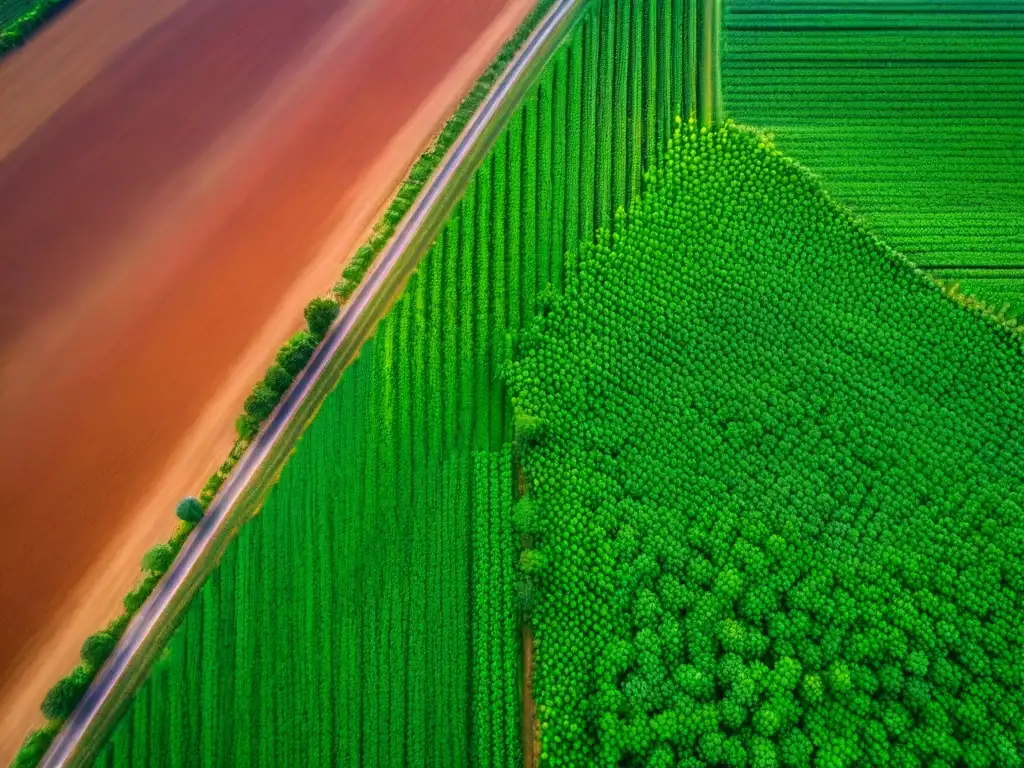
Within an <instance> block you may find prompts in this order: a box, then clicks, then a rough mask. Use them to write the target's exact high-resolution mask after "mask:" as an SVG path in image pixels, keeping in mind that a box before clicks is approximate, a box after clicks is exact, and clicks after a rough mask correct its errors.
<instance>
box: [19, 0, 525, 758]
mask: <svg viewBox="0 0 1024 768" xmlns="http://www.w3.org/2000/svg"><path fill="white" fill-rule="evenodd" d="M531 6H532V3H531V2H530V0H247V2H244V3H236V2H229V0H151V2H148V3H138V2H137V1H136V0H78V2H77V3H76V4H74V5H72V7H71V8H70V10H68V11H67V12H66V13H64V14H62V15H61V16H60V17H59V18H58V19H57V20H56V21H55V22H54V23H53V24H52V25H51V26H50V27H48V28H47V29H45V30H44V31H43V32H42V33H41V34H40V35H38V36H37V37H36V38H34V39H33V40H32V41H30V43H29V44H28V45H27V46H26V47H24V48H23V49H21V50H20V51H18V52H16V53H15V54H13V55H11V56H9V57H8V58H6V59H5V60H4V61H3V62H0V104H3V105H4V106H3V108H2V109H0V531H2V535H0V761H2V762H4V763H6V761H7V760H8V759H9V758H10V757H11V755H12V754H13V752H14V750H15V749H16V747H17V744H18V743H19V742H20V740H21V738H22V737H23V736H24V735H25V733H26V731H27V729H28V728H29V727H30V726H31V725H32V724H33V723H34V722H35V721H38V720H40V719H41V718H40V716H39V714H38V709H37V707H38V703H39V701H40V700H41V697H42V695H43V694H44V693H45V691H46V689H47V688H48V687H49V685H51V684H52V683H53V682H54V681H55V680H56V679H57V678H58V677H59V676H61V675H62V674H64V673H65V672H67V671H68V670H69V669H70V668H71V666H72V665H73V664H74V663H75V660H76V656H77V649H78V646H79V644H80V643H81V641H82V640H83V639H84V637H85V636H86V635H87V634H89V633H90V632H92V631H94V630H95V629H98V628H100V627H101V626H102V625H103V624H104V623H105V622H106V621H107V620H108V619H109V618H112V617H113V616H115V615H116V614H117V613H118V612H119V603H120V599H121V597H122V596H123V594H124V593H125V592H126V591H127V590H128V589H129V588H130V587H131V586H132V584H133V583H134V582H135V581H136V580H137V578H138V577H139V575H140V573H139V570H138V561H139V558H140V557H141V555H142V553H143V552H144V551H145V550H146V549H147V548H148V547H149V546H151V545H152V544H154V543H156V542H158V541H161V540H163V539H165V538H166V537H167V535H169V533H170V531H171V530H172V529H173V526H174V522H175V520H174V511H173V510H174V504H175V502H176V501H177V499H179V498H180V497H181V496H184V495H187V494H189V493H196V492H197V491H198V490H199V488H200V487H201V486H202V484H203V482H204V481H205V479H206V477H207V476H208V475H209V474H210V473H211V472H212V471H213V470H214V469H215V468H216V467H217V466H218V465H219V464H220V462H221V461H222V460H223V459H224V458H225V457H226V453H227V451H228V450H229V449H230V446H231V442H232V432H233V430H232V422H233V419H234V417H235V415H236V414H237V413H238V412H239V411H240V408H241V403H242V400H243V399H244V398H245V395H246V394H247V391H248V389H249V387H250V386H251V385H252V384H253V383H254V382H255V381H256V380H257V379H258V378H259V377H260V376H261V374H262V371H263V370H264V369H265V367H266V366H267V365H268V364H269V362H270V360H271V359H272V356H273V352H274V350H275V349H276V347H277V346H278V345H279V344H280V343H281V342H282V341H283V340H284V339H285V338H287V337H288V336H289V335H290V334H291V333H292V332H294V331H295V330H297V329H298V328H299V327H300V326H301V322H302V320H301V310H302V306H303V305H304V303H305V301H306V300H308V299H309V298H311V297H312V296H314V295H316V294H318V293H322V292H324V291H326V290H327V289H328V288H329V287H330V285H331V284H332V283H333V282H334V280H336V279H337V278H338V276H339V275H340V271H341V268H342V266H343V262H344V260H345V259H346V258H347V257H348V255H349V254H350V253H351V252H352V250H354V248H355V247H357V246H358V245H359V244H360V242H361V240H362V238H363V237H365V235H366V234H367V232H368V228H369V227H370V226H371V225H372V222H373V221H374V219H375V217H376V215H377V213H378V212H379V211H380V210H381V208H382V207H383V206H384V205H385V204H386V203H387V201H388V198H389V197H390V195H391V194H392V193H393V192H394V189H395V187H396V185H397V184H398V183H399V181H400V180H401V178H402V177H403V176H404V174H405V172H406V170H407V169H408V167H409V165H410V164H411V163H412V162H413V161H414V160H415V158H416V156H417V155H418V154H419V153H420V152H421V151H422V150H423V148H424V147H425V146H426V145H427V144H428V143H429V141H430V139H431V137H432V136H433V135H434V134H435V132H436V131H437V130H438V129H439V128H440V126H441V124H442V123H443V121H444V119H445V118H446V117H447V116H448V115H449V114H450V113H451V112H452V111H454V109H455V107H456V106H457V104H458V102H459V100H460V98H461V97H462V95H463V94H464V93H465V92H466V91H468V89H469V88H470V87H471V86H472V83H473V81H474V80H475V79H476V77H477V76H478V75H479V74H480V73H481V72H482V71H483V69H484V68H485V67H486V66H487V64H488V63H489V61H490V60H491V59H492V58H493V56H494V55H495V54H496V52H497V50H498V48H499V47H500V45H501V44H502V42H504V40H505V39H506V38H507V37H508V36H509V35H511V33H512V32H513V31H514V29H515V27H516V25H517V24H518V23H519V22H520V21H521V20H522V18H523V17H524V16H525V15H526V13H527V12H528V11H529V9H530V7H531Z"/></svg>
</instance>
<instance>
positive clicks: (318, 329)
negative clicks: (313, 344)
mask: <svg viewBox="0 0 1024 768" xmlns="http://www.w3.org/2000/svg"><path fill="white" fill-rule="evenodd" d="M340 309H341V305H340V304H338V302H337V301H335V300H334V299H327V298H324V297H322V296H318V297H317V298H315V299H313V300H312V301H311V302H309V304H307V305H306V310H305V312H304V313H303V314H305V316H306V325H307V326H309V332H310V333H311V334H313V336H315V337H316V338H317V339H322V338H323V337H324V336H325V335H326V334H327V331H328V330H329V329H330V327H331V323H333V322H334V318H336V317H337V316H338V312H339V310H340Z"/></svg>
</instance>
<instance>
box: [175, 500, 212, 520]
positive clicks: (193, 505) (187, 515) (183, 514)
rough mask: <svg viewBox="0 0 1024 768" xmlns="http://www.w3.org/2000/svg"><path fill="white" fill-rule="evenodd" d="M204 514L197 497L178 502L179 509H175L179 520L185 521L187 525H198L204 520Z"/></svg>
mask: <svg viewBox="0 0 1024 768" xmlns="http://www.w3.org/2000/svg"><path fill="white" fill-rule="evenodd" d="M204 512H205V510H204V509H203V505H202V504H201V503H200V501H199V499H197V498H196V497H195V496H189V497H188V498H185V499H182V500H181V501H179V502H178V507H177V509H175V514H176V515H177V516H178V519H179V520H184V521H185V522H186V523H198V522H199V521H200V520H202V519H203V514H204Z"/></svg>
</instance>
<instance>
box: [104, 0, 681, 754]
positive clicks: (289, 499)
mask: <svg viewBox="0 0 1024 768" xmlns="http://www.w3.org/2000/svg"><path fill="white" fill-rule="evenodd" d="M613 11H614V13H613ZM648 20H649V21H650V25H649V26H648ZM685 29H686V23H685V18H684V15H683V6H682V4H677V5H676V4H671V3H664V4H662V3H660V2H657V1H656V0H643V1H642V2H639V1H638V2H634V3H631V4H624V3H614V4H613V3H606V2H600V1H599V0H594V1H593V2H592V3H591V4H590V5H589V6H588V7H587V8H586V9H584V10H583V12H582V17H581V20H580V22H579V23H578V25H577V26H576V27H575V29H574V30H573V32H572V33H571V35H570V37H569V39H568V40H567V41H566V44H565V45H564V46H563V47H562V48H561V49H560V50H559V51H558V52H557V54H556V55H555V56H554V58H553V59H552V61H551V63H550V64H549V65H548V67H547V68H546V69H545V71H544V73H543V74H542V76H541V78H540V80H539V82H538V83H536V84H535V85H534V86H533V87H532V89H531V90H530V91H529V93H528V94H527V97H526V99H525V102H524V103H523V104H522V106H521V107H520V108H519V109H518V110H517V111H516V112H515V113H514V114H513V116H512V118H511V120H510V122H509V125H508V127H507V129H506V130H505V131H504V133H503V135H502V136H501V137H500V138H499V140H498V142H497V145H496V146H495V148H494V150H493V151H492V152H491V154H490V156H489V157H488V159H487V160H486V161H485V163H484V164H483V166H482V167H481V168H480V169H479V170H478V171H477V173H476V175H475V178H474V179H473V181H472V182H471V184H470V186H469V188H468V189H467V191H466V193H465V195H464V197H463V199H462V200H461V202H460V203H459V204H458V206H457V207H456V210H455V211H454V213H453V215H452V217H451V219H450V220H449V222H448V223H447V224H446V226H445V228H444V230H443V232H442V234H441V236H440V237H439V238H438V240H437V242H436V243H435V244H434V246H433V248H432V249H431V251H430V253H429V254H428V255H427V256H426V257H425V259H424V261H423V263H422V264H421V266H420V268H419V270H418V272H417V273H416V274H415V275H414V276H413V278H412V279H411V280H410V282H409V284H408V286H407V287H406V289H405V291H404V294H403V296H402V297H401V298H399V300H398V301H397V302H396V304H395V306H394V308H393V309H392V310H391V312H390V313H389V315H388V316H387V317H386V318H385V319H384V320H383V321H382V322H381V324H380V325H379V327H378V329H377V332H376V333H375V335H374V337H373V338H372V339H371V340H370V341H369V342H368V343H367V344H366V345H364V347H363V349H362V351H361V354H360V357H359V359H358V360H357V361H356V362H355V363H354V364H353V365H352V366H351V367H350V368H349V369H348V370H347V371H346V372H345V374H344V375H343V378H342V381H341V383H340V385H339V386H338V388H337V389H336V390H335V391H334V392H333V393H332V394H331V395H330V396H329V397H328V399H327V401H326V402H325V404H324V406H323V407H322V409H321V411H320V413H319V415H318V416H317V418H316V420H315V421H314V422H313V424H312V425H311V426H310V428H309V429H308V430H307V432H306V433H305V435H304V436H303V438H302V440H301V442H300V444H299V446H298V447H297V449H296V452H295V454H294V456H293V458H292V459H291V461H290V462H289V463H288V465H287V466H286V468H285V470H284V472H283V473H282V477H281V480H280V482H279V484H278V485H277V486H276V487H275V488H274V490H273V491H272V492H271V494H270V497H269V499H268V501H267V503H266V505H265V506H264V508H263V509H262V511H261V512H260V514H259V515H258V516H257V517H256V518H255V519H254V520H252V521H251V522H250V523H248V524H247V525H246V526H245V527H244V528H243V529H242V531H241V533H240V535H239V538H238V539H237V540H236V541H235V542H234V543H233V544H232V546H231V548H230V550H229V551H228V553H227V554H226V556H225V557H224V560H223V561H222V563H221V565H220V567H219V568H218V570H217V571H216V572H215V574H214V575H213V577H212V578H211V580H210V581H209V582H208V583H207V584H206V585H205V586H204V588H203V590H202V591H201V593H200V594H199V595H198V597H197V598H196V600H195V602H194V603H193V605H192V606H191V607H190V609H189V611H188V613H187V615H186V617H185V619H184V621H183V623H182V625H181V626H180V627H179V629H178V630H177V631H176V633H175V635H174V636H173V637H172V639H171V641H170V644H169V650H168V652H167V654H166V658H165V659H164V660H163V661H162V662H161V663H160V664H159V665H158V666H157V667H156V668H155V669H154V670H153V672H152V673H151V675H150V677H149V679H148V680H147V682H146V683H145V684H144V685H143V687H142V688H141V689H140V691H139V692H138V693H137V694H136V696H135V698H134V700H133V702H132V704H131V706H130V708H129V710H128V712H127V713H126V714H125V716H124V718H123V719H122V721H121V723H120V725H119V726H118V728H117V730H116V731H115V733H114V734H113V736H112V737H111V740H110V742H109V743H108V745H107V747H106V749H105V752H104V754H103V755H102V756H101V758H100V760H99V764H100V765H109V766H121V765H127V764H129V763H131V764H145V765H154V766H160V765H181V764H183V761H184V764H190V762H199V763H203V762H205V763H210V764H222V765H228V764H235V765H244V764H250V763H262V764H274V765H278V766H288V765H302V766H305V765H319V764H325V763H329V762H332V761H333V762H335V763H336V764H342V765H372V766H384V765H481V766H484V765H494V766H498V768H503V766H506V765H513V764H515V763H516V761H517V760H518V751H517V750H518V746H517V745H518V740H517V735H518V733H519V727H520V726H519V722H518V707H517V706H516V705H515V703H516V702H518V700H519V697H520V693H519V690H518V678H519V669H518V651H517V648H518V638H517V632H516V630H515V626H516V622H517V615H516V613H515V609H514V606H513V603H516V602H522V600H523V595H522V590H521V584H519V583H516V577H515V576H514V575H513V570H512V569H513V568H514V563H515V562H516V560H517V557H518V555H517V553H516V548H517V544H518V537H516V536H515V535H514V533H513V529H512V525H511V522H512V514H511V510H512V496H513V490H512V485H511V480H510V477H511V466H510V465H509V463H508V459H507V453H504V451H506V450H507V449H505V448H503V446H505V445H506V444H508V442H509V441H510V439H511V438H512V422H513V419H512V414H511V412H510V407H509V405H508V400H507V394H506V390H505V387H504V385H503V383H502V381H501V378H500V376H499V370H500V368H501V366H502V365H503V364H504V362H505V361H506V360H507V359H508V355H509V350H510V349H511V348H512V347H514V345H515V338H516V335H517V333H518V330H519V328H520V327H521V325H522V324H523V323H524V322H526V321H528V320H530V319H531V318H532V317H533V314H534V307H535V305H536V303H537V297H538V295H539V294H541V293H542V292H543V290H544V289H545V287H546V286H548V285H551V284H553V285H560V283H561V279H562V275H563V273H564V269H565V262H564V260H563V256H564V254H565V252H566V249H567V248H568V247H571V246H572V245H573V244H575V243H578V242H579V241H580V240H589V239H590V238H592V236H593V232H594V231H595V229H596V227H597V226H598V225H599V224H600V223H602V222H603V223H611V221H612V214H613V212H614V210H615V208H616V207H617V206H620V205H623V204H625V202H626V201H627V200H628V199H629V198H630V196H631V195H633V194H636V193H637V192H639V191H640V185H641V183H642V172H643V169H644V168H645V167H646V165H647V163H648V162H649V161H650V162H654V161H656V160H657V159H658V158H660V157H661V156H662V154H663V153H662V152H660V151H658V150H657V148H658V147H663V146H664V143H665V142H666V141H667V138H668V133H669V127H670V125H671V115H672V114H674V113H676V112H678V111H680V110H684V109H686V110H688V109H689V108H690V106H692V105H691V104H690V103H689V102H686V100H685V99H684V95H683V94H684V83H683V81H682V75H681V73H682V71H683V62H684V60H685V55H684V50H685V49H686V38H685V36H684V31H685ZM619 30H628V31H629V32H628V34H625V33H623V32H621V31H619ZM652 52H657V55H650V54H651V53H652ZM609 76H610V77H609ZM598 107H600V109H599V108H598ZM613 148H614V150H613ZM616 151H618V152H621V155H622V157H621V158H618V155H617V154H616ZM613 157H616V158H617V159H616V161H615V162H614V163H613V162H611V159H612V158H613ZM278 362H279V363H280V364H281V366H282V367H283V368H285V369H286V370H287V369H288V366H287V365H286V364H285V362H284V361H282V360H280V359H279V361H278ZM519 422H520V423H519V426H520V427H521V426H522V423H521V420H519ZM167 745H170V748H168V746H167ZM186 756H187V758H186Z"/></svg>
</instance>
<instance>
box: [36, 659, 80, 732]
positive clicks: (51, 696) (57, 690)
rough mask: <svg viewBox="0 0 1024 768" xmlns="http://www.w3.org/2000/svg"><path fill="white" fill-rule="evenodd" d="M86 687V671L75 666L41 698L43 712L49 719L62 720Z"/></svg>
mask: <svg viewBox="0 0 1024 768" xmlns="http://www.w3.org/2000/svg"><path fill="white" fill-rule="evenodd" d="M88 687H89V675H88V673H86V671H85V669H83V668H82V667H75V669H74V670H73V671H72V672H71V674H69V675H67V676H65V677H62V678H61V679H60V680H58V681H57V683H56V685H54V686H53V688H51V689H50V690H49V691H47V693H46V697H45V698H44V699H43V705H42V710H43V714H44V715H45V716H46V717H47V718H48V719H50V720H64V719H65V718H67V716H68V715H70V714H71V712H72V711H73V710H74V708H75V706H76V705H77V704H78V702H79V700H80V699H81V698H82V695H83V694H84V693H85V689H86V688H88Z"/></svg>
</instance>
